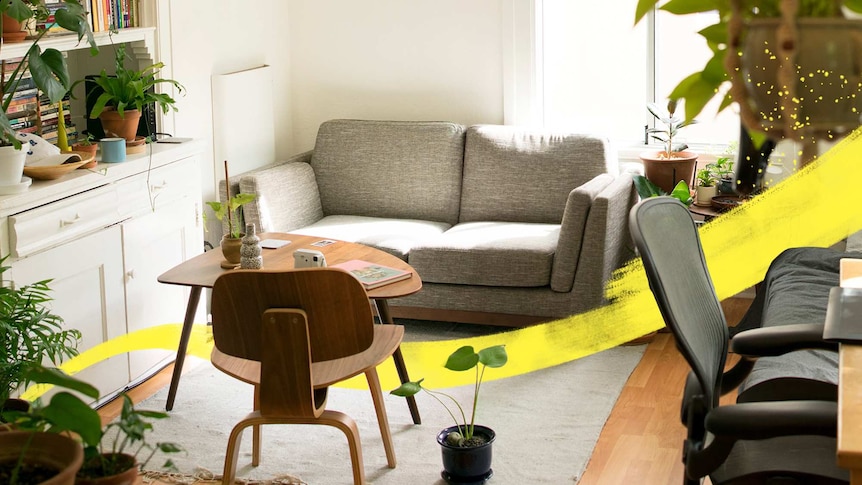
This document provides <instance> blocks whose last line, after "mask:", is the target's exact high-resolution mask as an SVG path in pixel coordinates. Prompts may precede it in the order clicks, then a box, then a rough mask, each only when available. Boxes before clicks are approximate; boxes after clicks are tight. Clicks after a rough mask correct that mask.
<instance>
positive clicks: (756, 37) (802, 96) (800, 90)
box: [740, 18, 862, 131]
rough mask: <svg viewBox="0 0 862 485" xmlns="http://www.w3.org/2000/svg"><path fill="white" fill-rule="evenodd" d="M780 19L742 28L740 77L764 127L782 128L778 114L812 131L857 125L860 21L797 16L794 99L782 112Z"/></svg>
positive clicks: (861, 74)
mask: <svg viewBox="0 0 862 485" xmlns="http://www.w3.org/2000/svg"><path fill="white" fill-rule="evenodd" d="M779 25H780V20H779V19H755V20H751V21H750V22H749V23H748V24H747V26H746V34H745V37H744V40H743V45H742V52H743V53H742V57H741V59H740V61H741V66H742V76H743V79H745V80H746V82H745V87H746V89H747V91H748V96H749V98H750V100H751V102H752V103H753V105H754V112H755V113H760V114H761V118H762V121H761V124H762V126H763V127H764V128H765V129H767V130H771V129H779V130H780V129H782V128H783V125H784V121H783V120H784V118H783V116H782V115H785V116H787V115H791V116H795V118H794V119H795V120H798V121H797V122H798V123H800V124H802V125H805V126H807V127H809V128H811V129H814V130H824V129H832V130H836V129H837V130H839V131H840V130H841V128H845V129H847V130H850V129H854V128H856V127H857V126H859V112H860V111H859V110H860V109H862V97H859V96H857V93H858V89H859V88H858V86H859V83H860V82H862V62H860V59H859V52H862V21H859V20H851V19H844V18H798V19H796V28H797V29H798V33H797V38H798V40H799V41H798V42H797V43H796V46H795V50H796V60H795V62H796V66H797V67H796V68H795V70H794V72H796V73H799V74H797V75H794V79H796V86H795V91H796V93H795V94H796V97H797V98H798V100H799V101H798V102H795V103H793V105H794V110H793V112H792V113H789V114H788V113H785V112H784V111H782V110H781V96H782V95H783V92H785V90H784V89H782V84H781V83H780V82H779V80H778V75H777V73H778V71H779V66H780V65H781V64H782V59H780V57H781V56H780V55H778V46H777V41H776V31H777V28H778V26H779Z"/></svg>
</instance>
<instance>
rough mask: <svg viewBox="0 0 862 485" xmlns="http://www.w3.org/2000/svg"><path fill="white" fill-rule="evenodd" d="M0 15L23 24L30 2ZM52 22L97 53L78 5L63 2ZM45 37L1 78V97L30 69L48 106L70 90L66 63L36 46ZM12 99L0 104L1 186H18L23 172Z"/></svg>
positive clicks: (14, 1)
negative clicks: (13, 117) (85, 42)
mask: <svg viewBox="0 0 862 485" xmlns="http://www.w3.org/2000/svg"><path fill="white" fill-rule="evenodd" d="M0 14H4V15H7V16H8V17H10V18H12V19H14V20H17V21H22V22H23V21H26V20H28V19H30V18H32V17H34V15H35V13H34V10H33V8H31V5H30V2H25V1H23V0H8V1H3V2H0ZM55 20H56V22H57V25H59V26H60V27H62V28H64V29H66V30H69V31H71V32H74V33H76V34H77V35H78V40H79V41H80V40H81V39H83V38H84V37H85V36H86V37H87V41H88V43H89V44H90V52H91V54H92V55H95V54H97V53H98V51H99V50H98V47H97V46H96V42H95V40H94V38H93V32H92V31H91V30H90V26H89V23H88V22H87V13H86V11H85V10H84V8H83V7H82V6H81V5H80V4H79V3H78V2H77V1H75V0H65V1H64V2H63V6H62V8H60V9H59V10H57V12H56V13H55ZM46 33H47V31H46V30H42V31H40V32H38V33H37V34H36V35H35V37H34V38H33V40H32V41H31V44H30V48H29V49H28V50H27V52H26V53H25V54H24V56H23V58H22V60H21V61H20V62H19V63H18V65H17V66H16V67H15V69H14V70H12V72H10V73H9V74H8V75H4V78H3V81H2V83H0V84H2V85H0V88H2V92H3V93H13V92H14V91H15V90H16V88H17V87H18V85H19V84H20V83H21V81H22V79H23V78H24V75H25V73H26V71H27V69H29V71H30V73H31V76H32V78H33V82H34V84H35V85H36V87H37V88H39V90H40V91H41V92H42V94H43V95H44V96H46V97H47V98H48V99H49V100H50V103H51V104H56V103H58V102H59V101H60V100H61V99H62V98H63V96H65V95H66V92H67V91H68V90H69V87H70V78H69V69H68V67H67V65H66V59H65V57H63V54H62V53H61V52H60V51H58V50H56V49H52V48H48V49H45V50H44V51H42V49H41V47H40V46H39V42H40V41H41V40H42V38H43V37H44V36H45V34H46ZM12 99H13V97H12V96H5V97H4V98H3V100H2V103H0V107H2V112H0V185H14V184H18V183H20V182H21V176H22V174H23V171H24V157H25V153H24V152H23V151H22V150H21V140H20V139H18V137H17V133H16V132H15V130H14V129H12V125H11V124H10V122H9V116H8V114H7V111H8V110H9V106H10V105H11V102H12Z"/></svg>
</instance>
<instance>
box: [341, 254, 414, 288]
mask: <svg viewBox="0 0 862 485" xmlns="http://www.w3.org/2000/svg"><path fill="white" fill-rule="evenodd" d="M332 267H333V268H342V269H345V270H347V271H349V272H350V274H352V275H353V276H354V277H356V279H358V280H359V281H360V282H361V283H362V284H363V285H364V286H365V289H366V290H371V289H374V288H377V287H379V286H383V285H388V284H389V283H395V282H396V281H401V280H405V279H407V278H409V277H410V275H412V274H413V273H411V272H410V271H404V270H400V269H395V268H390V267H389V266H383V265H381V264H376V263H371V262H368V261H363V260H361V259H352V260H350V261H347V262H345V263H339V264H333V265H332Z"/></svg>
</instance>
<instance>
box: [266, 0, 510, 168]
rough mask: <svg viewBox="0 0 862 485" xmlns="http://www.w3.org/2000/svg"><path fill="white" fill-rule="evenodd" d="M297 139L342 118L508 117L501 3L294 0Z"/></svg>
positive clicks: (284, 147)
mask: <svg viewBox="0 0 862 485" xmlns="http://www.w3.org/2000/svg"><path fill="white" fill-rule="evenodd" d="M288 5H289V9H288V11H289V14H290V15H289V16H288V21H289V28H288V31H289V47H290V73H291V83H290V99H291V111H292V116H291V120H292V124H291V126H292V129H293V130H292V133H293V136H294V142H295V146H290V145H288V144H284V143H280V144H279V146H278V147H277V151H276V152H277V154H278V155H280V156H282V157H284V156H287V155H291V154H294V153H298V152H300V151H304V150H308V149H310V148H312V147H313V145H314V138H315V135H316V133H317V127H318V126H319V125H320V123H321V122H323V121H325V120H327V119H332V118H362V119H392V120H445V121H454V122H459V123H464V124H473V123H502V121H503V80H502V72H503V67H502V53H501V46H502V40H501V28H502V18H501V15H502V9H501V0H469V1H463V0H289V2H288Z"/></svg>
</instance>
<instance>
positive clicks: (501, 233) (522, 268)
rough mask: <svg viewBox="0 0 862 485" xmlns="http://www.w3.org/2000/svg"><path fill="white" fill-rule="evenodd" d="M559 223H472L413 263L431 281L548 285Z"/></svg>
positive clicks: (422, 248)
mask: <svg viewBox="0 0 862 485" xmlns="http://www.w3.org/2000/svg"><path fill="white" fill-rule="evenodd" d="M559 237H560V225H559V224H535V223H519V222H468V223H464V224H457V225H455V226H453V227H452V228H451V229H449V230H448V231H446V232H444V233H443V234H441V235H440V236H438V237H436V238H433V239H428V240H426V241H424V242H422V243H421V244H420V245H417V246H416V247H414V248H413V249H412V250H411V251H410V256H409V258H408V262H409V263H410V265H411V266H413V268H414V269H416V271H417V272H418V273H419V276H420V277H422V281H426V282H431V283H456V284H462V285H485V286H521V287H526V286H547V285H548V284H549V281H550V277H551V266H552V265H553V262H554V252H555V250H556V247H557V240H558V239H559Z"/></svg>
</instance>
